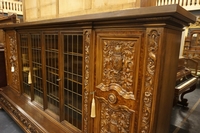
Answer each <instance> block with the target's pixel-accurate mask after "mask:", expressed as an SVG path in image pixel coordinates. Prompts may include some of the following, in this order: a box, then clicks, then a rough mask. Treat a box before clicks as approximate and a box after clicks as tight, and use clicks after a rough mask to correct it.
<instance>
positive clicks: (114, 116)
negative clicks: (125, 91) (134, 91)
mask: <svg viewBox="0 0 200 133" xmlns="http://www.w3.org/2000/svg"><path fill="white" fill-rule="evenodd" d="M100 101H101V131H100V133H129V132H130V120H131V117H132V116H133V111H131V110H128V109H126V107H123V106H117V107H112V106H110V105H109V104H108V103H106V102H105V101H104V100H102V99H101V100H100Z"/></svg>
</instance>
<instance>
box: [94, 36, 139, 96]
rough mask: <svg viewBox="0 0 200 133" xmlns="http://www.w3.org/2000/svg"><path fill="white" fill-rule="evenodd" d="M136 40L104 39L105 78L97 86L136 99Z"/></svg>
mask: <svg viewBox="0 0 200 133" xmlns="http://www.w3.org/2000/svg"><path fill="white" fill-rule="evenodd" d="M136 42H137V41H136V40H103V45H104V46H103V78H102V83H100V84H99V85H98V86H97V88H99V89H101V90H102V91H109V90H116V91H117V92H118V93H119V95H121V96H122V97H124V98H125V99H135V98H134V94H133V87H134V75H135V73H134V68H135V51H136Z"/></svg>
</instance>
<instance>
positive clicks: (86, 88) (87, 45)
mask: <svg viewBox="0 0 200 133" xmlns="http://www.w3.org/2000/svg"><path fill="white" fill-rule="evenodd" d="M90 36H91V30H85V31H84V46H85V49H84V52H85V53H84V57H85V58H84V70H85V71H84V99H83V114H84V117H83V119H84V120H83V122H84V124H83V132H84V133H88V126H89V125H88V119H89V112H88V107H89V105H88V104H89V63H90V56H89V52H90Z"/></svg>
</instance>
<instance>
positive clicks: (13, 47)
mask: <svg viewBox="0 0 200 133" xmlns="http://www.w3.org/2000/svg"><path fill="white" fill-rule="evenodd" d="M15 36H16V34H14V35H10V36H8V37H9V42H10V46H9V47H10V51H9V52H10V58H9V63H10V66H13V67H14V68H15V71H14V72H13V73H11V74H12V75H11V76H12V84H13V85H14V86H19V80H18V79H19V77H18V68H17V67H18V62H17V54H18V53H17V44H16V37H15Z"/></svg>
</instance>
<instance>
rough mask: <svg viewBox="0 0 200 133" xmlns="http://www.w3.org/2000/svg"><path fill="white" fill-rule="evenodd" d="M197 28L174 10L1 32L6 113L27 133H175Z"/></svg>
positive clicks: (45, 23)
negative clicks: (175, 106)
mask: <svg viewBox="0 0 200 133" xmlns="http://www.w3.org/2000/svg"><path fill="white" fill-rule="evenodd" d="M194 21H195V17H194V16H193V15H192V14H190V13H188V12H187V11H185V10H184V9H183V8H181V7H180V6H178V5H170V6H162V7H145V8H138V9H129V10H122V11H115V12H108V13H101V14H91V15H83V16H75V17H68V18H62V19H54V20H45V21H38V22H29V23H28V22H27V23H20V24H14V25H4V26H1V28H2V29H3V30H4V32H5V35H6V36H5V37H6V42H5V43H6V57H7V59H6V61H7V63H6V64H7V73H8V76H7V78H8V86H7V87H5V88H3V91H2V92H1V94H0V98H1V104H2V107H3V108H4V109H5V110H6V111H7V112H9V113H10V114H11V115H12V117H13V118H15V119H16V120H17V122H18V123H19V124H20V126H21V127H22V128H23V129H24V131H26V132H73V133H74V132H77V133H80V132H83V133H161V132H162V133H168V128H169V122H170V113H171V108H172V103H173V97H174V96H173V95H174V86H175V81H176V80H175V79H176V68H177V67H176V66H177V60H178V55H179V48H180V39H181V34H182V28H183V26H184V25H188V23H190V22H194ZM11 90H15V91H14V92H12V93H11ZM13 93H14V94H18V95H14V94H13ZM22 98H23V99H25V100H23V101H22V100H21V101H20V99H22ZM24 104H26V106H24ZM13 110H14V111H13ZM34 110H37V114H38V115H33V114H34V113H33V111H34ZM14 112H17V113H14ZM24 120H25V121H26V122H24ZM27 123H28V125H27ZM48 125H50V126H48ZM55 125H56V126H55Z"/></svg>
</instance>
